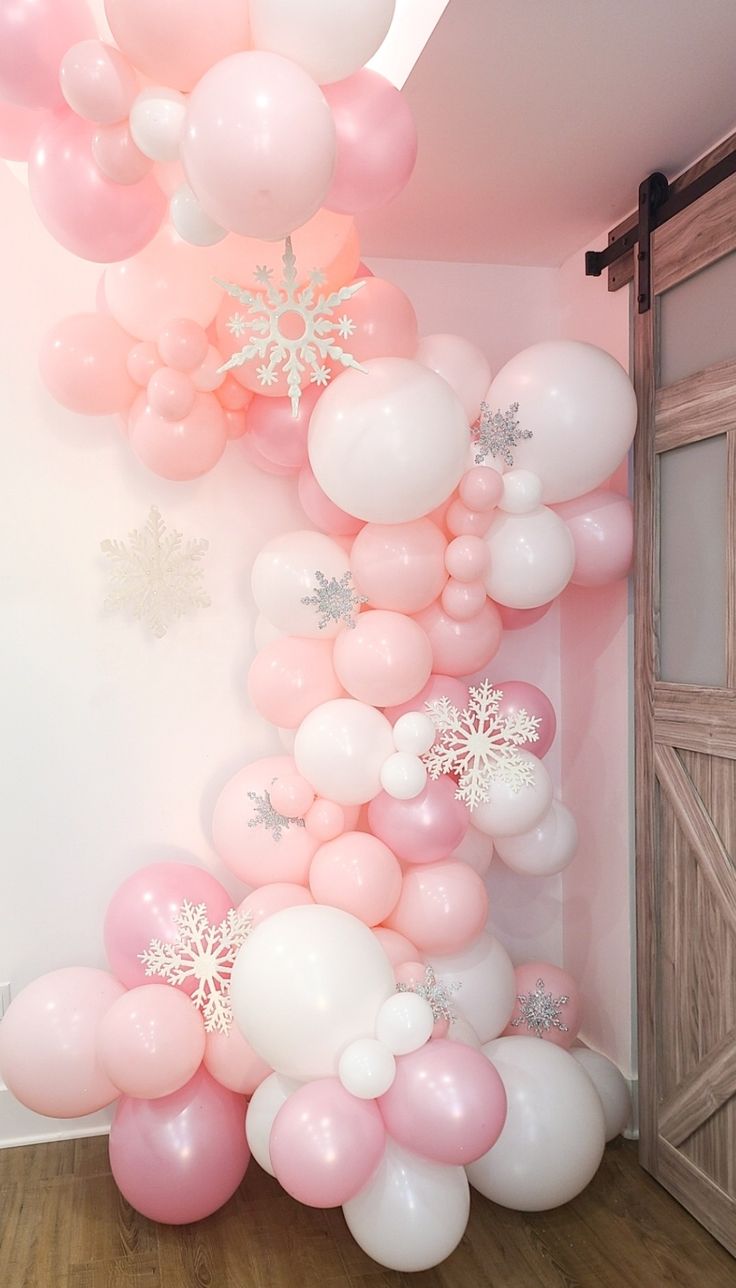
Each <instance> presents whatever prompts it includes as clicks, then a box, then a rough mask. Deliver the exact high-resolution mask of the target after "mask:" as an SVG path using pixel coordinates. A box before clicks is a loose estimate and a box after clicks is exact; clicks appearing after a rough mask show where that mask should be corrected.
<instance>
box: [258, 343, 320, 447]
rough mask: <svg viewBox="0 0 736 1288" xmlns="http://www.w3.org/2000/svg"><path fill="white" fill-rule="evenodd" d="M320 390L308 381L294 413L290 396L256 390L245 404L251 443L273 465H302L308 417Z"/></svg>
mask: <svg viewBox="0 0 736 1288" xmlns="http://www.w3.org/2000/svg"><path fill="white" fill-rule="evenodd" d="M258 365H259V366H260V360H259V362H258ZM260 387H261V386H259V388H260ZM321 392H322V390H321V389H320V388H319V387H318V386H317V385H308V386H307V388H306V389H305V390H304V391H303V393H302V396H301V401H300V403H299V412H298V414H297V415H296V416H294V414H293V412H292V408H291V399H290V398H263V397H259V396H258V395H257V394H256V396H255V397H254V398H253V400H252V402H251V404H250V407H249V408H248V419H247V425H248V432H249V434H250V435H251V438H252V440H253V443H254V444H255V446H256V447H257V448H258V451H259V452H261V454H262V455H263V456H266V457H267V458H268V460H270V461H273V462H274V463H275V464H276V465H288V466H290V467H292V468H297V469H301V468H302V467H303V466H304V465H306V463H307V431H308V429H309V418H310V416H311V415H312V412H313V411H314V408H315V406H316V404H317V399H318V398H319V396H320V394H321Z"/></svg>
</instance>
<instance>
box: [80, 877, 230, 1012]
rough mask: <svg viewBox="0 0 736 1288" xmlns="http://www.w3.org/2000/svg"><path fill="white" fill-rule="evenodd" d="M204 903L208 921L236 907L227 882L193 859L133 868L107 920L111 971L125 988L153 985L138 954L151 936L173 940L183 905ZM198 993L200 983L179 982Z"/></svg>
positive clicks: (114, 898)
mask: <svg viewBox="0 0 736 1288" xmlns="http://www.w3.org/2000/svg"><path fill="white" fill-rule="evenodd" d="M185 901H188V902H189V903H193V904H197V903H203V904H204V905H205V907H206V910H207V917H208V919H209V921H211V922H214V923H219V922H220V921H222V920H223V919H224V918H225V917H226V916H227V914H228V912H229V911H230V909H231V908H232V906H233V901H232V899H231V898H230V895H229V894H228V892H227V890H226V889H225V887H224V886H222V885H220V882H219V881H216V880H215V878H214V877H213V876H211V875H210V873H209V872H205V871H204V869H202V868H195V867H194V865H193V864H190V863H152V864H150V865H149V866H148V867H146V868H140V869H139V871H138V872H134V873H133V875H132V876H130V877H128V878H127V880H126V881H124V882H123V884H122V885H121V886H120V887H119V888H118V889H117V890H116V892H115V894H114V895H113V897H112V899H111V900H110V904H109V906H108V909H107V912H106V914H105V923H104V940H105V952H106V953H107V960H108V961H109V963H110V967H111V969H112V970H113V971H114V973H115V974H116V975H117V977H118V979H120V980H122V982H123V984H125V985H126V987H127V988H137V987H138V986H139V985H141V984H149V983H151V977H150V976H148V975H146V969H145V966H144V965H143V962H142V961H140V959H139V955H140V954H141V953H142V952H144V951H145V950H146V949H147V948H148V947H149V945H150V942H151V940H152V939H160V940H161V942H162V943H164V944H173V943H174V941H175V940H176V939H177V937H178V935H179V929H178V926H177V924H176V917H177V916H178V915H179V913H180V912H181V910H182V904H183V903H184V902H185ZM179 987H181V988H183V989H184V991H185V992H186V993H190V994H191V993H192V992H194V989H195V987H196V981H194V980H188V981H187V982H186V983H185V984H183V985H179Z"/></svg>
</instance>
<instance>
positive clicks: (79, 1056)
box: [0, 966, 125, 1118]
mask: <svg viewBox="0 0 736 1288" xmlns="http://www.w3.org/2000/svg"><path fill="white" fill-rule="evenodd" d="M124 993H125V989H124V988H123V985H122V984H121V983H120V982H119V981H118V980H117V979H115V978H113V976H112V975H108V973H107V972H106V971H102V970H91V969H89V968H88V967H86V966H71V967H68V968H67V969H65V970H55V971H51V973H50V974H48V975H42V976H41V977H40V979H36V980H34V981H33V983H32V984H28V985H27V986H26V988H24V989H23V990H22V991H21V992H20V993H19V994H18V996H17V997H16V998H15V999H14V1000H13V1001H12V1002H11V1004H10V1006H9V1007H8V1010H7V1011H6V1013H5V1016H4V1018H3V1022H2V1024H1V1025H0V1076H2V1078H3V1080H4V1081H5V1083H6V1085H7V1087H8V1089H9V1090H10V1091H11V1092H12V1093H13V1095H14V1096H15V1097H16V1099H17V1100H20V1102H21V1104H24V1105H25V1106H26V1107H27V1108H28V1109H32V1110H33V1111H34V1113H37V1114H47V1115H49V1117H53V1118H77V1117H80V1116H81V1115H83V1114H93V1113H95V1112H96V1110H98V1109H102V1108H103V1106H105V1105H109V1104H111V1102H112V1101H113V1100H115V1099H116V1098H117V1096H118V1089H117V1087H116V1086H115V1085H114V1084H113V1083H112V1082H111V1081H110V1078H109V1077H108V1076H107V1073H106V1072H105V1070H104V1068H103V1066H102V1064H101V1063H100V1061H99V1059H98V1056H97V1045H96V1040H95V1035H96V1031H97V1025H98V1024H99V1022H100V1020H101V1019H102V1017H103V1015H104V1014H105V1012H106V1011H107V1010H108V1009H109V1007H111V1006H112V1005H113V1004H114V1003H115V1002H117V1000H118V998H119V997H121V996H123V995H124Z"/></svg>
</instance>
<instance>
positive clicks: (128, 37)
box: [105, 0, 248, 90]
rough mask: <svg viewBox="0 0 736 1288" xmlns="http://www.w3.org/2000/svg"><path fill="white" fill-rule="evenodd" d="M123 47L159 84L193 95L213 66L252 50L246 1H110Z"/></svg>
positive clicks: (107, 4)
mask: <svg viewBox="0 0 736 1288" xmlns="http://www.w3.org/2000/svg"><path fill="white" fill-rule="evenodd" d="M105 13H106V15H107V21H108V22H109V24H110V28H111V30H112V33H113V35H114V37H115V40H116V42H117V44H118V45H119V46H120V48H121V49H122V50H124V52H125V53H126V54H127V55H128V57H129V58H130V59H131V61H132V62H134V63H135V65H136V67H139V68H140V70H141V71H142V72H143V73H144V75H145V76H148V77H149V78H150V79H151V80H152V81H154V82H155V83H160V84H163V85H170V86H172V87H173V88H174V89H180V90H190V89H192V88H193V87H194V85H196V83H197V81H198V80H199V78H200V76H203V75H204V73H205V72H206V71H207V69H208V68H209V67H211V66H212V64H213V63H217V62H219V60H220V59H221V58H225V56H226V55H227V54H231V53H233V52H234V51H235V50H237V49H245V48H246V47H247V45H248V6H247V4H244V3H243V0H208V3H207V4H206V5H203V4H202V2H201V0H155V3H152V0H105Z"/></svg>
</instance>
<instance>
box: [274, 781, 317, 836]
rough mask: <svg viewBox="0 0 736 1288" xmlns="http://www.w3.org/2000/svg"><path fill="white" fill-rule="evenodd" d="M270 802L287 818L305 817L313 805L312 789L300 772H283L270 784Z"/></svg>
mask: <svg viewBox="0 0 736 1288" xmlns="http://www.w3.org/2000/svg"><path fill="white" fill-rule="evenodd" d="M271 804H272V805H273V807H274V809H275V810H276V811H277V812H278V813H279V814H285V815H286V816H287V818H306V816H307V814H308V813H309V811H310V809H311V808H312V806H313V805H314V791H313V789H312V787H311V785H310V784H309V783H308V782H307V780H306V778H302V776H301V774H284V775H283V776H282V777H281V778H277V779H276V780H275V781H274V782H273V783H272V784H271ZM305 826H306V824H305Z"/></svg>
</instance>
